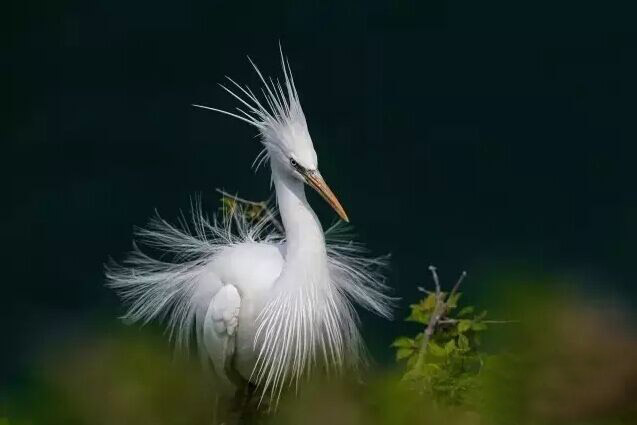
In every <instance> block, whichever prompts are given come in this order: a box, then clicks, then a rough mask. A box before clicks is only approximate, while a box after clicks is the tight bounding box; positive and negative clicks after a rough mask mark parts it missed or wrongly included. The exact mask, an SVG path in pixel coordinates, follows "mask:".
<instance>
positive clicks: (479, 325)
mask: <svg viewBox="0 0 637 425" xmlns="http://www.w3.org/2000/svg"><path fill="white" fill-rule="evenodd" d="M471 330H472V331H475V332H480V331H486V330H487V325H486V324H485V323H483V322H473V324H472V325H471Z"/></svg>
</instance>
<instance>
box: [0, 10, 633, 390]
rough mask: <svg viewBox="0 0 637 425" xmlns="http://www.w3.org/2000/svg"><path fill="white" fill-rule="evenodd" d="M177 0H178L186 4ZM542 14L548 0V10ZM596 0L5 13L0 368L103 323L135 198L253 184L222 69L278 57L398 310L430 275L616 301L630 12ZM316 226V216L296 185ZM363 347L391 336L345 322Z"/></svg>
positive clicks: (12, 371) (624, 230)
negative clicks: (567, 290) (518, 282)
mask: <svg viewBox="0 0 637 425" xmlns="http://www.w3.org/2000/svg"><path fill="white" fill-rule="evenodd" d="M186 3H187V4H186ZM557 3H559V4H557ZM630 12H631V11H630V10H629V9H628V8H627V7H623V6H620V3H619V2H604V3H601V2H595V4H593V3H591V4H587V2H575V1H569V2H537V1H528V2H510V1H498V2H476V1H449V2H445V1H438V0H436V1H417V0H401V1H386V2H379V1H376V2H367V1H357V2H342V1H337V2H324V1H313V2H302V1H300V2H297V1H282V2H277V1H258V2H236V1H212V0H206V1H195V2H157V1H135V2H131V1H113V0H109V1H61V2H50V3H46V2H16V4H15V5H13V6H11V10H10V12H9V13H8V14H6V15H5V16H4V19H5V20H6V21H7V22H5V23H4V24H3V25H2V27H3V32H4V35H3V37H2V39H3V41H2V46H3V47H2V49H3V50H2V51H3V54H2V65H3V66H2V69H3V70H2V87H3V90H2V98H3V101H2V111H1V112H2V113H1V116H2V122H3V123H2V126H1V130H0V131H1V132H2V157H3V159H4V161H3V162H4V163H5V165H4V167H3V174H4V175H5V177H4V178H3V181H4V183H5V184H6V185H3V186H5V193H4V195H3V200H4V202H3V207H2V220H1V221H0V226H1V229H0V232H1V234H2V245H3V254H2V260H3V276H2V280H1V283H0V285H1V292H0V294H1V295H0V300H1V301H2V304H3V305H2V306H1V307H2V309H1V312H2V313H1V317H2V319H1V320H0V327H1V332H0V333H1V334H2V338H3V342H2V349H1V350H0V371H1V373H0V381H3V382H8V381H5V379H6V380H12V381H15V380H16V379H18V380H19V378H20V376H23V374H25V373H28V370H29V364H30V358H31V355H32V354H33V353H34V352H37V351H38V350H42V349H43V347H45V348H46V347H47V346H48V344H55V343H56V342H57V341H59V340H63V339H65V338H69V337H72V336H73V335H74V334H75V333H77V332H80V331H82V332H86V331H87V330H88V331H89V332H90V330H91V328H92V327H93V326H95V325H94V324H95V323H98V322H100V321H103V320H106V319H111V318H114V317H115V316H117V315H118V314H121V313H122V309H121V307H120V305H119V302H118V300H117V299H116V297H115V296H114V295H113V294H112V293H111V292H110V291H109V290H107V289H105V288H104V287H103V286H102V285H103V277H102V264H103V262H104V261H105V260H107V258H108V257H109V255H113V256H114V257H116V258H121V257H122V254H123V253H124V252H125V251H126V250H127V249H129V247H130V241H131V231H132V228H133V226H134V225H142V224H144V223H145V221H146V219H147V217H149V216H150V215H151V214H152V213H153V210H154V209H155V208H157V209H158V210H159V211H160V212H161V213H162V215H164V216H165V217H166V218H168V219H173V218H175V217H176V216H177V215H178V214H179V211H180V209H183V208H187V206H188V204H189V197H190V196H192V195H193V194H197V193H201V194H202V196H203V199H204V201H205V204H206V205H207V206H208V208H210V209H213V208H215V207H216V201H217V195H216V194H215V193H214V189H215V188H216V187H221V188H225V189H226V190H228V191H232V192H237V193H239V194H240V195H242V196H244V197H246V198H251V199H264V198H267V197H268V196H269V194H270V191H269V181H268V179H269V177H268V173H267V170H262V171H260V172H259V173H257V174H256V175H255V174H253V173H252V171H251V170H250V164H251V162H252V160H253V158H254V157H255V156H256V154H257V153H258V151H259V146H258V143H257V142H256V140H255V139H254V138H253V136H254V130H253V129H251V128H248V126H246V125H245V124H243V123H241V122H239V121H236V120H232V119H229V118H227V117H224V116H221V115H218V114H214V113H212V112H206V111H202V110H197V109H194V108H192V107H191V106H190V104H191V103H202V104H207V105H212V106H217V107H221V108H228V109H229V108H232V107H234V106H235V102H233V101H232V99H231V98H230V97H229V96H228V95H226V94H225V93H224V92H223V91H222V90H221V89H220V88H218V87H217V86H216V84H217V83H218V82H221V81H223V78H224V75H229V76H232V77H233V78H234V79H236V80H237V81H240V82H248V83H250V84H251V85H252V86H253V87H256V86H257V85H258V82H257V79H256V76H255V75H254V73H253V72H252V71H251V69H250V66H249V64H248V61H247V59H246V55H250V56H251V57H252V58H253V59H254V60H255V62H256V63H257V64H258V65H259V66H260V67H261V69H262V70H263V71H264V72H265V73H267V74H274V75H277V73H278V72H279V62H278V61H279V59H278V42H279V41H280V42H281V44H282V45H283V48H284V50H285V53H286V54H287V55H288V56H289V58H290V62H291V66H292V69H293V71H294V75H295V78H296V83H297V87H298V89H299V91H300V96H301V101H302V104H303V107H304V109H305V112H306V115H307V118H308V122H309V126H310V131H311V133H312V136H313V139H314V143H315V146H316V149H317V151H318V153H319V160H320V164H321V168H322V172H323V175H324V176H325V177H326V179H327V181H328V182H330V184H331V185H332V187H333V189H334V191H335V192H336V193H337V194H338V195H339V197H340V198H341V200H342V202H343V204H344V206H345V207H346V209H347V211H348V213H349V215H350V217H351V219H352V222H353V224H354V225H355V226H356V230H357V232H358V234H359V238H360V240H362V241H364V242H366V243H367V244H368V245H369V246H370V247H371V249H372V250H373V252H375V253H379V254H380V253H385V252H391V253H392V255H393V260H392V269H391V273H390V283H391V285H392V286H393V287H395V291H396V294H397V295H399V296H401V297H403V301H402V304H401V307H402V310H400V311H399V313H398V316H402V315H403V313H404V307H405V306H406V305H407V304H408V303H409V302H410V301H413V300H415V299H416V297H417V296H418V293H417V291H416V289H415V287H416V286H417V285H418V284H422V283H424V282H426V281H428V280H429V279H428V277H427V275H426V266H427V265H429V264H436V265H438V267H439V270H440V271H441V274H442V276H443V278H444V279H446V280H451V279H453V278H455V276H457V274H458V273H459V272H460V271H461V270H462V269H467V270H468V271H469V272H470V278H469V280H468V281H467V289H468V291H469V295H470V296H474V297H482V298H488V294H489V290H490V282H491V281H490V278H489V277H490V276H493V275H494V273H498V272H500V271H503V270H505V271H507V272H509V271H511V273H512V274H511V275H512V276H515V274H516V273H523V271H530V272H531V273H535V274H538V275H542V276H553V277H555V278H556V279H558V280H560V279H561V280H563V281H564V282H565V283H566V284H568V285H571V286H572V287H577V288H581V291H583V292H585V293H590V294H591V296H593V297H595V296H602V294H603V295H604V296H606V297H611V299H612V300H614V302H617V303H619V304H624V305H628V306H629V307H630V306H632V301H631V299H632V297H633V296H634V294H635V290H634V289H633V287H632V283H633V277H634V263H635V262H634V251H635V250H634V244H635V240H636V237H637V225H636V220H635V216H636V213H637V195H636V193H635V187H634V186H635V181H636V180H635V177H636V173H635V165H634V163H635V154H636V153H637V149H636V147H635V143H636V140H637V137H636V136H637V131H636V129H635V116H636V115H635V112H636V108H635V104H636V99H637V83H636V82H635V81H636V79H635V76H636V75H637V43H636V38H635V20H634V14H632V13H630ZM311 201H312V203H313V205H314V206H315V207H316V208H317V210H318V212H319V215H320V217H321V218H322V219H323V221H324V223H325V224H329V222H330V221H331V220H333V219H334V214H333V213H332V212H331V211H329V209H328V208H327V207H326V206H325V205H324V203H323V202H322V201H321V200H320V199H319V198H318V197H317V196H314V195H311ZM363 319H364V331H365V334H366V338H367V339H368V340H369V341H371V345H372V353H373V355H374V357H376V358H377V359H380V360H381V361H384V360H387V359H388V356H389V354H390V351H389V349H388V348H387V345H388V344H389V342H390V341H391V338H392V337H393V336H395V335H396V334H397V333H399V330H398V329H400V327H399V326H402V325H397V324H392V323H387V322H383V321H381V320H380V319H376V318H371V317H368V316H364V318H363Z"/></svg>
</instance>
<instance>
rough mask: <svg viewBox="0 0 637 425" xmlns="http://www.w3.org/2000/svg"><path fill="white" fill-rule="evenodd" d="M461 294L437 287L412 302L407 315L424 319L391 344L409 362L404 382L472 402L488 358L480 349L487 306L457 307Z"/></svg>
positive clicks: (443, 398) (441, 397)
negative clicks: (483, 308)
mask: <svg viewBox="0 0 637 425" xmlns="http://www.w3.org/2000/svg"><path fill="white" fill-rule="evenodd" d="M434 278H435V279H436V280H437V276H435V275H434ZM461 295H462V294H461V293H460V292H454V291H451V293H445V292H440V291H439V290H438V291H437V292H435V293H429V294H428V295H427V296H426V297H425V298H423V299H422V300H421V301H420V302H419V303H417V304H412V305H411V306H410V307H411V312H410V314H409V316H408V317H407V318H406V320H407V321H409V322H416V323H419V324H421V325H422V327H421V330H420V332H418V333H417V334H416V335H415V336H414V337H413V338H409V337H404V336H403V337H400V338H398V339H396V340H395V341H394V343H393V344H392V346H393V347H394V348H395V349H396V360H397V361H402V362H405V364H406V369H405V373H404V375H403V378H402V380H403V382H405V383H406V384H407V385H409V386H410V387H411V388H413V389H415V390H417V391H418V392H420V393H423V394H427V395H429V396H430V397H432V398H433V399H434V400H435V401H437V402H441V403H444V404H449V405H460V404H470V403H471V400H470V394H471V391H472V390H473V389H475V388H476V387H477V385H478V380H477V377H478V375H479V373H480V371H481V369H482V367H483V365H484V361H485V358H486V354H485V353H483V352H481V351H480V340H481V339H480V334H481V333H482V332H484V331H486V330H487V329H488V325H487V322H486V321H485V318H486V316H487V312H486V311H482V312H480V313H476V309H475V307H473V306H465V307H463V308H459V304H458V303H459V300H460V297H461Z"/></svg>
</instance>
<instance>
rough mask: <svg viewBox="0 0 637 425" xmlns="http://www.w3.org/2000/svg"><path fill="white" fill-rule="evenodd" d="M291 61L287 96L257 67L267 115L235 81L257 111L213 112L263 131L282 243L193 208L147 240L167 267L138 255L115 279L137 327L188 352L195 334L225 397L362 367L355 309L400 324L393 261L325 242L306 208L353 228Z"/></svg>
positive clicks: (158, 222)
mask: <svg viewBox="0 0 637 425" xmlns="http://www.w3.org/2000/svg"><path fill="white" fill-rule="evenodd" d="M281 60H282V65H283V70H284V76H285V81H284V85H283V86H282V85H281V84H280V83H279V82H278V81H277V82H276V83H275V82H273V81H272V80H270V84H268V83H267V82H266V80H265V79H264V78H263V76H262V75H261V73H260V72H259V70H258V69H257V68H256V66H254V64H253V66H254V68H255V70H256V72H257V74H258V75H259V77H260V78H261V80H262V82H263V84H264V88H263V90H262V92H263V94H264V97H265V105H267V107H264V106H263V102H264V101H263V100H259V99H258V98H257V97H256V96H255V95H254V94H253V93H252V91H250V89H249V88H248V87H247V86H246V87H243V86H240V85H238V84H236V83H234V81H232V80H230V81H231V82H232V83H233V84H234V85H235V86H236V88H237V89H238V90H239V91H240V93H241V94H242V95H243V97H240V96H239V95H238V94H236V93H235V92H233V91H231V90H229V89H227V88H225V87H224V89H226V90H227V91H228V92H229V93H230V94H232V95H233V96H234V97H235V98H237V99H238V100H239V101H240V102H241V103H242V105H243V106H244V107H245V108H247V111H244V110H242V109H238V110H239V114H234V113H230V112H226V111H222V110H218V109H214V108H207V107H205V108H207V109H213V110H215V111H218V112H222V113H225V114H227V115H231V116H233V117H235V118H239V119H241V120H243V121H246V122H248V123H249V124H251V125H253V126H255V127H256V128H257V129H258V130H259V132H260V135H261V142H262V143H263V145H264V147H265V148H264V151H263V152H262V153H263V156H262V157H261V160H265V159H269V163H270V167H271V171H272V174H271V179H272V180H271V181H272V182H273V184H274V188H275V191H276V201H277V206H278V212H279V214H280V218H281V223H282V227H283V229H284V234H282V233H281V232H279V231H278V230H277V229H276V228H275V227H273V226H272V220H271V217H269V216H266V217H262V218H261V219H259V220H258V221H256V222H249V221H248V220H247V219H246V218H245V217H243V216H241V215H240V214H239V215H234V216H233V217H230V218H228V219H227V220H223V221H222V222H219V221H218V220H216V219H215V220H213V221H210V220H208V219H207V218H206V217H205V216H204V214H203V213H202V211H201V207H200V206H199V205H195V207H194V208H193V213H192V220H191V221H192V223H191V225H190V226H184V227H182V228H178V227H175V226H172V225H171V224H169V223H167V222H166V221H164V220H162V219H161V218H159V217H158V218H156V219H155V220H153V221H152V222H151V224H150V225H149V227H148V228H145V229H140V230H139V231H138V235H137V236H138V241H139V243H140V244H141V245H145V246H149V247H150V248H151V249H153V250H157V251H159V252H160V253H161V254H162V256H161V258H160V259H157V258H156V257H153V256H151V255H147V254H146V253H145V252H143V251H142V249H141V248H140V247H139V245H135V249H134V251H133V252H132V254H131V256H130V257H129V258H128V260H127V263H126V264H124V265H123V266H120V265H113V266H111V267H109V268H108V270H107V278H108V281H109V285H110V286H112V287H113V288H115V289H116V290H117V291H118V292H119V293H120V294H121V295H122V297H123V298H124V300H125V301H127V302H128V303H129V310H128V313H127V315H126V317H127V318H128V319H129V320H131V321H141V322H144V323H145V322H148V321H150V320H152V319H155V318H162V317H163V318H165V319H166V320H167V322H168V327H169V329H170V331H171V334H174V335H175V337H176V339H177V343H178V344H179V345H187V344H188V342H189V339H190V335H191V333H193V330H194V334H195V335H196V339H197V345H198V347H199V349H200V351H201V352H202V353H203V355H204V356H205V357H206V358H208V359H209V360H210V361H211V363H212V364H213V366H214V369H215V371H216V372H217V375H219V377H220V380H221V382H223V383H224V384H226V387H228V388H230V389H234V388H237V387H239V386H240V385H241V383H242V382H244V383H245V382H251V383H252V384H254V385H256V386H257V387H258V388H260V389H261V392H262V397H263V396H265V394H270V397H271V398H272V399H278V397H279V395H280V393H281V391H282V389H283V387H284V386H286V385H289V384H292V383H296V384H298V382H299V380H300V378H301V377H302V376H304V375H305V374H306V373H309V371H310V369H311V368H312V367H315V366H317V365H320V366H322V367H325V368H327V369H337V370H338V369H341V368H343V367H345V366H348V365H352V366H356V364H357V363H359V361H360V360H361V354H362V342H361V339H360V335H359V332H358V326H357V325H358V323H357V322H358V318H357V314H356V312H355V310H354V308H353V302H356V303H358V304H361V305H362V306H363V307H365V308H367V309H369V310H372V311H374V312H376V313H378V314H381V315H383V316H389V314H390V308H389V304H390V298H389V297H388V296H387V295H385V290H386V286H385V285H384V280H383V276H382V273H381V272H380V271H381V269H382V267H383V266H384V264H385V259H384V258H372V257H367V256H366V255H364V251H363V249H362V248H361V246H360V245H358V244H356V243H354V242H352V241H351V240H350V239H349V238H347V237H345V238H344V237H343V235H344V234H343V233H342V231H341V230H342V226H341V225H340V224H339V225H336V226H333V227H331V228H330V229H328V231H327V232H324V231H323V228H322V226H321V223H320V221H319V220H318V218H317V216H316V214H315V213H314V211H313V210H312V208H311V207H310V205H309V203H308V201H307V199H306V196H305V184H308V185H309V186H311V187H312V188H314V189H315V190H317V191H318V192H319V193H320V194H321V196H322V197H323V198H324V199H325V200H326V201H327V202H328V203H329V204H330V205H331V206H332V207H333V208H334V209H335V210H336V212H337V213H338V214H339V216H340V217H341V218H342V219H343V220H345V221H347V220H348V218H347V215H346V214H345V212H344V210H343V208H342V206H341V205H340V203H339V202H338V200H337V199H336V197H335V196H334V194H333V193H332V191H331V190H330V189H329V187H328V186H327V184H326V183H325V181H324V180H323V177H322V176H321V174H320V172H319V171H318V161H317V155H316V152H315V151H314V148H313V144H312V140H311V138H310V136H309V131H308V129H307V124H306V121H305V116H304V114H303V111H302V109H301V106H300V103H299V99H298V94H297V92H296V88H295V87H294V82H293V80H292V76H291V72H290V71H289V65H287V66H286V62H285V61H284V59H283V56H282V55H281ZM222 87H223V86H222Z"/></svg>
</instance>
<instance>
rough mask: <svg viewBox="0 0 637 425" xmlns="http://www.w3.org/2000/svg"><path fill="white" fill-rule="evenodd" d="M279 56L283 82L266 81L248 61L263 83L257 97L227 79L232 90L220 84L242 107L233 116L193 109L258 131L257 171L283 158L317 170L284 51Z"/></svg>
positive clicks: (268, 79) (314, 153) (276, 80)
mask: <svg viewBox="0 0 637 425" xmlns="http://www.w3.org/2000/svg"><path fill="white" fill-rule="evenodd" d="M279 52H280V55H281V67H282V69H283V77H284V78H283V82H281V81H280V80H279V79H278V78H277V79H274V80H273V79H272V78H271V77H268V78H267V79H266V77H264V76H263V74H262V73H261V71H260V70H259V68H258V67H257V66H256V64H255V63H254V62H253V61H252V59H250V58H249V57H248V60H249V61H250V64H251V65H252V67H253V68H254V70H255V71H256V73H257V75H258V76H259V79H260V80H261V82H262V83H263V87H262V88H261V96H260V97H259V96H257V95H255V94H254V92H253V91H252V89H250V87H248V86H247V85H244V86H242V85H240V84H239V83H237V82H236V81H235V80H233V79H232V78H230V77H227V76H226V78H227V79H228V81H229V82H230V83H231V86H230V87H228V86H226V85H223V84H220V86H221V87H222V88H223V89H224V90H225V91H227V92H228V93H230V95H232V96H233V97H234V98H235V99H237V100H238V101H239V102H240V103H241V105H242V106H241V107H236V108H235V109H236V112H230V111H226V110H222V109H217V108H212V107H209V106H202V105H193V106H196V107H198V108H204V109H210V110H212V111H216V112H220V113H222V114H225V115H229V116H231V117H233V118H237V119H240V120H241V121H244V122H247V123H248V124H250V125H252V126H254V127H256V128H257V129H258V130H259V134H260V136H261V142H262V143H263V145H264V146H265V149H264V150H263V152H262V153H260V154H259V155H258V156H257V158H256V159H255V161H254V164H255V165H256V168H258V167H259V166H260V165H261V164H262V163H263V162H264V161H265V160H266V159H267V158H268V157H270V158H272V157H274V156H277V155H282V156H283V157H284V158H285V159H286V160H287V158H289V157H293V158H295V160H297V161H299V162H300V163H302V164H303V165H304V166H305V167H307V168H311V169H315V168H316V166H317V158H316V152H315V151H314V145H313V143H312V138H311V137H310V132H309V130H308V128H307V122H306V120H305V114H304V113H303V109H302V108H301V103H300V101H299V95H298V92H297V90H296V87H295V85H294V78H293V77H292V70H291V68H290V63H289V61H288V60H287V59H286V58H285V57H284V56H283V51H282V50H281V49H280V48H279Z"/></svg>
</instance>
